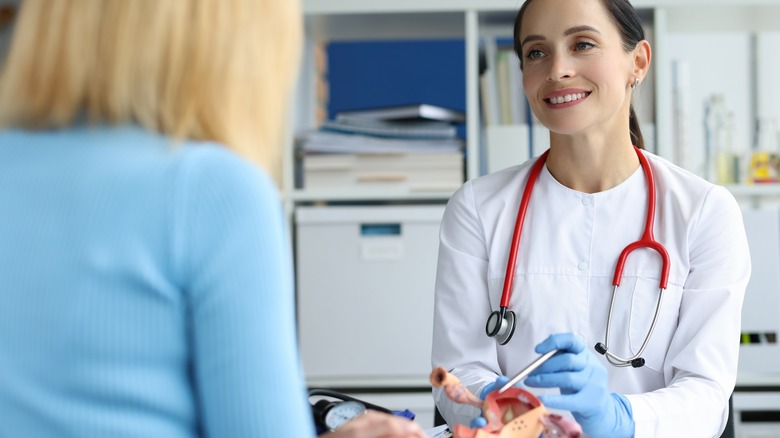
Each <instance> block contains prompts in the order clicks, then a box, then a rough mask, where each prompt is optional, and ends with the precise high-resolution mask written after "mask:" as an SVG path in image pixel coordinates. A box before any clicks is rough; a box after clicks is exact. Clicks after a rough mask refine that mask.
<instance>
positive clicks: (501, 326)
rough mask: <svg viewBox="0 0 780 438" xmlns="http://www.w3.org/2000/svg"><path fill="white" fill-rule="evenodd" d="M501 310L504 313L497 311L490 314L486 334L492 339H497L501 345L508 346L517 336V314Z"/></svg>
mask: <svg viewBox="0 0 780 438" xmlns="http://www.w3.org/2000/svg"><path fill="white" fill-rule="evenodd" d="M501 310H502V312H499V311H498V310H496V311H494V312H492V313H491V314H490V316H489V317H488V320H487V324H486V325H485V333H487V335H488V336H490V337H491V338H492V337H495V338H496V342H498V343H499V345H506V343H507V342H509V340H510V339H512V335H514V334H515V312H513V311H511V310H509V311H506V310H505V309H501ZM502 313H503V314H504V315H503V316H501V314H502Z"/></svg>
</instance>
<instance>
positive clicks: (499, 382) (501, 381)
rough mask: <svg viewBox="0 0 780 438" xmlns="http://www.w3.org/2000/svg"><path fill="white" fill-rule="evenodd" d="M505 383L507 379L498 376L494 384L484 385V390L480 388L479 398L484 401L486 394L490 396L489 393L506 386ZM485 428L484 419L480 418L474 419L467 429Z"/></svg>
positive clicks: (485, 421)
mask: <svg viewBox="0 0 780 438" xmlns="http://www.w3.org/2000/svg"><path fill="white" fill-rule="evenodd" d="M507 382H509V377H506V376H498V378H497V379H496V380H495V381H494V382H492V383H488V384H487V385H485V387H484V388H482V391H480V392H479V398H481V399H482V400H484V399H485V397H487V395H488V394H490V393H491V392H493V391H495V390H497V389H501V387H502V386H504V385H506V383H507ZM485 426H487V420H486V419H485V417H482V416H479V417H475V418H474V419H473V420H471V422H470V423H469V427H471V428H472V429H479V428H481V427H485Z"/></svg>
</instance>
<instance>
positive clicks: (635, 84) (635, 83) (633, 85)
mask: <svg viewBox="0 0 780 438" xmlns="http://www.w3.org/2000/svg"><path fill="white" fill-rule="evenodd" d="M637 85H639V78H634V83H633V84H631V88H632V89H633V88H636V86H637Z"/></svg>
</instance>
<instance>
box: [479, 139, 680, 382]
mask: <svg viewBox="0 0 780 438" xmlns="http://www.w3.org/2000/svg"><path fill="white" fill-rule="evenodd" d="M634 150H635V151H636V155H637V157H639V163H640V164H641V165H642V169H643V170H644V172H645V177H646V178H647V218H646V219H645V231H644V234H643V235H642V238H641V239H639V240H637V241H636V242H634V243H631V244H629V245H628V246H627V247H625V249H623V252H621V253H620V257H618V261H617V266H615V276H614V277H613V279H612V285H613V289H612V300H611V301H610V304H609V316H608V317H607V331H606V339H605V340H604V342H603V343H602V342H599V343H597V344H596V346H595V349H596V351H598V352H599V353H601V354H603V355H605V356H606V357H607V360H608V361H609V362H610V363H611V364H612V365H615V366H628V365H631V366H633V367H634V368H638V367H641V366H642V365H644V364H645V360H644V359H643V358H642V357H641V355H642V353H643V352H644V351H645V347H647V343H648V341H649V340H650V336H651V335H652V334H653V329H654V328H655V323H656V321H657V320H658V312H659V311H660V310H661V298H662V297H663V291H664V290H665V289H666V286H667V284H668V281H669V253H667V251H666V248H664V246H663V245H661V244H660V243H658V242H657V241H656V240H655V238H654V237H653V222H654V218H655V180H654V179H653V171H652V170H651V169H650V164H649V163H648V162H647V158H646V157H645V156H644V154H642V151H640V150H639V148H637V147H634ZM549 153H550V151H549V150H547V151H546V152H545V153H543V154H542V155H541V156H540V157H539V159H538V160H537V161H536V163H534V167H533V168H532V169H531V173H530V175H528V181H527V182H526V184H525V190H524V191H523V197H522V199H521V201H520V208H519V209H518V210H517V220H516V221H515V231H514V234H513V235H512V246H511V247H510V250H509V260H507V265H506V277H505V278H504V290H503V292H502V293H501V308H500V310H495V311H493V312H492V313H491V314H490V316H489V317H488V320H487V325H486V326H485V332H486V333H487V335H488V336H490V337H495V338H496V341H498V343H499V345H505V344H506V343H507V342H509V340H510V339H512V335H513V334H514V332H515V312H513V311H511V310H507V308H508V307H509V299H510V297H511V294H512V282H513V280H514V276H515V266H516V264H517V250H518V248H519V247H520V236H521V234H522V232H523V222H524V221H525V213H526V211H527V210H528V203H529V202H530V200H531V192H532V191H533V188H534V185H535V184H536V180H537V179H539V173H540V172H541V170H542V167H544V163H545V162H546V161H547V155H548V154H549ZM637 248H649V249H653V250H655V251H656V252H658V254H659V255H660V256H661V260H662V262H663V263H662V266H661V281H660V289H659V291H658V302H657V303H656V307H655V314H654V315H653V322H652V323H651V324H650V329H649V330H648V331H647V335H646V336H645V340H644V342H643V343H642V347H641V348H640V349H639V352H638V353H637V354H635V355H633V356H631V357H629V358H628V359H625V358H622V357H620V356H618V355H616V354H614V353H612V352H610V351H609V348H608V347H607V343H608V342H609V331H610V325H611V322H612V310H613V307H614V304H615V295H616V294H617V290H618V287H619V286H620V280H621V278H622V276H623V267H624V266H625V264H626V259H627V258H628V255H629V254H631V252H632V251H634V250H635V249H637Z"/></svg>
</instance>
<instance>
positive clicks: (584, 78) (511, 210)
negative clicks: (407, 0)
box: [432, 0, 750, 437]
mask: <svg viewBox="0 0 780 438" xmlns="http://www.w3.org/2000/svg"><path fill="white" fill-rule="evenodd" d="M514 40H515V51H516V53H517V56H518V57H519V58H520V60H521V69H522V72H523V87H524V89H525V93H526V95H527V97H528V100H529V103H530V106H531V109H532V110H533V112H534V114H535V115H536V117H537V118H538V119H539V120H540V121H541V122H542V123H543V124H544V125H545V126H546V127H547V128H548V129H549V130H550V149H549V155H547V156H546V162H544V163H543V164H542V165H541V167H540V168H539V170H538V175H533V176H530V174H531V173H532V168H533V167H534V165H535V164H537V163H539V160H541V159H540V158H539V159H532V160H530V161H529V162H527V163H524V164H522V165H519V166H515V167H511V168H508V169H506V170H503V171H500V172H496V173H493V174H490V175H487V176H484V177H481V178H476V179H473V180H471V181H468V182H466V183H465V184H464V185H463V187H461V188H460V190H458V191H457V192H456V193H455V194H454V195H453V197H452V198H451V200H450V202H449V204H448V205H447V210H446V213H445V215H444V218H443V221H442V224H441V236H440V239H441V241H440V249H439V261H438V272H437V281H436V299H435V315H434V339H433V354H432V362H433V365H434V366H439V365H441V366H444V367H445V368H447V369H448V370H451V371H452V372H453V373H454V374H455V375H456V376H458V377H459V378H460V380H461V381H462V382H463V384H464V385H466V386H467V387H468V388H469V389H470V390H471V391H472V392H474V393H475V394H482V395H483V396H484V394H485V393H487V392H489V391H490V390H493V389H496V388H497V387H498V383H499V382H501V383H503V382H505V381H506V379H505V378H503V377H500V378H499V380H497V377H498V376H513V375H515V374H516V373H518V372H519V371H520V370H522V369H523V368H524V367H525V366H526V365H528V364H529V363H530V362H531V361H532V360H533V359H535V358H536V357H537V356H539V355H540V354H543V353H547V352H549V351H552V350H556V349H557V350H559V353H558V354H556V355H555V356H553V357H552V359H550V360H548V361H547V362H546V363H545V364H544V365H542V366H541V367H540V368H538V369H537V370H536V371H535V372H534V373H532V374H531V377H529V378H527V379H526V380H525V382H524V383H525V384H526V385H527V386H529V387H532V390H533V391H534V392H537V393H539V394H543V395H541V397H540V398H541V400H542V402H543V403H544V404H545V405H546V406H547V407H549V408H553V409H560V410H565V411H570V412H571V413H572V414H573V416H574V418H575V419H576V420H577V421H578V422H579V423H580V424H581V425H582V427H583V430H584V431H585V432H586V433H587V434H588V435H590V436H599V437H601V436H626V437H628V436H636V437H650V436H656V437H669V436H697V437H699V436H701V437H712V436H718V435H719V434H720V433H721V431H722V430H723V429H724V427H725V424H726V419H727V415H728V406H727V401H728V399H729V396H730V394H731V392H732V390H733V388H734V384H735V378H736V373H737V358H738V353H739V333H740V313H741V307H742V300H743V296H744V291H745V286H746V284H747V282H748V278H749V275H750V260H749V253H748V246H747V241H746V238H745V233H744V228H743V224H742V218H741V214H740V210H739V207H738V205H737V203H736V202H735V200H734V198H733V197H732V196H731V195H730V194H729V192H727V191H726V190H725V189H724V188H722V187H719V186H715V185H713V184H710V183H708V182H707V181H705V180H703V179H701V178H698V177H697V176H695V175H692V174H691V173H689V172H687V171H685V170H683V169H680V168H678V167H676V166H674V165H672V164H671V163H669V162H668V161H666V160H664V159H662V158H660V157H658V156H655V155H653V154H651V153H649V152H646V151H644V150H640V149H635V148H634V145H636V146H637V147H638V148H643V139H642V134H641V132H640V131H639V125H638V122H637V119H636V115H635V114H634V111H633V108H632V106H631V99H632V95H633V93H634V91H635V90H636V88H637V87H638V86H639V85H640V84H641V83H642V81H643V80H644V79H645V76H646V75H647V72H648V68H649V67H650V59H651V50H650V45H649V44H648V42H647V41H645V39H644V34H643V31H642V28H641V25H640V21H639V18H638V17H637V15H636V12H635V11H634V9H633V7H632V6H631V4H630V3H629V2H628V1H627V0H544V1H541V0H535V1H534V0H526V1H525V3H524V4H523V6H522V7H521V9H520V11H519V13H518V14H517V18H516V21H515V32H514ZM643 161H646V162H647V165H648V170H645V168H644V167H643V166H642V164H643ZM651 177H652V178H651ZM528 184H533V186H532V187H531V189H532V190H531V194H530V198H529V200H528V205H527V210H526V212H525V215H524V223H523V225H522V228H521V233H520V236H521V238H520V240H519V243H518V247H517V258H516V262H515V263H514V264H510V266H509V267H511V265H514V266H515V271H514V274H513V275H505V273H506V270H507V268H508V263H507V262H508V259H509V258H510V245H511V242H512V240H513V234H514V229H515V223H516V219H517V218H518V206H519V205H520V203H521V198H522V197H523V194H524V192H525V191H526V186H527V185H528ZM651 195H652V196H651ZM652 198H654V199H652ZM651 206H654V211H653V210H651V209H650V207H651ZM648 211H650V212H651V213H652V214H650V215H648ZM652 221H654V224H653V222H652ZM648 223H649V227H647V228H649V232H648V231H645V228H646V225H647V224H648ZM640 238H644V240H645V242H649V241H650V240H651V239H653V238H654V240H655V241H657V242H658V243H660V245H655V244H653V245H655V246H651V247H650V248H647V247H640V248H637V249H635V250H633V251H632V252H630V253H629V254H628V256H627V258H626V259H625V260H624V265H623V266H622V275H618V276H617V283H619V288H617V289H616V293H615V295H614V298H613V289H614V286H613V284H614V283H615V277H616V275H615V271H616V266H617V265H618V263H617V261H618V256H619V255H621V253H622V251H623V250H624V248H626V247H627V246H628V245H629V244H631V243H632V242H635V241H637V240H640ZM661 246H662V247H661ZM664 255H668V263H666V262H664V261H663V257H664ZM666 268H668V279H666V277H667V275H666V274H665V269H666ZM510 272H511V271H510ZM618 274H621V273H620V272H618ZM505 280H513V286H512V290H511V298H509V299H508V302H506V303H505V304H506V305H505V307H503V308H502V306H501V304H502V303H501V298H502V289H503V287H504V283H505ZM664 283H665V284H664ZM661 286H665V287H664V288H663V289H661ZM659 295H660V296H661V297H662V300H661V301H660V304H659V301H658V300H659ZM613 299H614V303H613ZM613 306H614V307H613ZM611 307H612V311H610V308H611ZM656 308H657V310H658V311H657V312H656ZM493 312H495V313H493ZM489 315H490V316H491V318H490V320H488V316H489ZM608 320H609V328H608ZM654 321H655V322H654ZM651 326H652V330H651ZM497 331H498V332H499V333H496V332H497ZM608 333H609V336H610V337H609V339H608V338H607V334H608ZM489 335H492V336H489ZM507 338H508V339H507ZM597 343H598V344H600V346H601V347H602V348H600V350H601V351H602V353H600V352H598V351H596V350H597V349H596V348H594V347H595V346H596V345H597ZM643 344H646V345H645V346H644V348H643ZM605 347H606V348H605ZM604 350H606V352H604ZM604 353H605V354H604ZM434 397H435V399H436V403H437V406H438V408H439V410H440V411H441V413H442V415H443V416H444V418H445V419H446V420H447V422H448V423H450V424H453V423H463V424H469V422H470V421H472V419H474V417H475V416H477V415H479V413H478V412H476V411H475V410H474V409H473V408H470V407H468V406H465V405H456V404H453V403H452V402H451V401H450V400H448V399H447V397H446V396H445V395H444V394H443V393H442V392H435V393H434Z"/></svg>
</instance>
